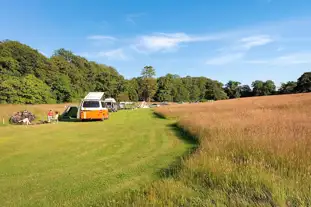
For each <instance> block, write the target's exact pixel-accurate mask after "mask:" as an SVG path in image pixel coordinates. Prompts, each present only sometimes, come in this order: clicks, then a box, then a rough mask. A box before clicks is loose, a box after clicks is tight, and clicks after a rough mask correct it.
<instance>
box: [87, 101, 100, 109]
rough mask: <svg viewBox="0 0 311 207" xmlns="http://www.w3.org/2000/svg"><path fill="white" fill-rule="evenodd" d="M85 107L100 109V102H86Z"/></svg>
mask: <svg viewBox="0 0 311 207" xmlns="http://www.w3.org/2000/svg"><path fill="white" fill-rule="evenodd" d="M83 107H84V108H98V107H99V102H98V101H84V102H83Z"/></svg>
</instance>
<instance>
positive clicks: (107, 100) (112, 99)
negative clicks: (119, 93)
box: [105, 98, 116, 103]
mask: <svg viewBox="0 0 311 207" xmlns="http://www.w3.org/2000/svg"><path fill="white" fill-rule="evenodd" d="M105 102H106V103H107V102H111V103H116V100H115V99H114V98H106V99H105Z"/></svg>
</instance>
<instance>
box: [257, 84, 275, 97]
mask: <svg viewBox="0 0 311 207" xmlns="http://www.w3.org/2000/svg"><path fill="white" fill-rule="evenodd" d="M252 86H253V94H254V95H255V96H266V95H271V94H274V92H275V89H276V86H275V84H274V82H273V81H272V80H267V81H266V82H263V81H260V80H256V81H254V82H253V83H252Z"/></svg>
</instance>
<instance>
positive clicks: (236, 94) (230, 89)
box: [225, 80, 241, 98]
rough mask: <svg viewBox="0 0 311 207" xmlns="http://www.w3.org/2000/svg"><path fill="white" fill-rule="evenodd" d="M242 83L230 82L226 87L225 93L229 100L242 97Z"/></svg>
mask: <svg viewBox="0 0 311 207" xmlns="http://www.w3.org/2000/svg"><path fill="white" fill-rule="evenodd" d="M240 85H241V83H240V82H238V81H231V80H230V81H229V82H228V83H227V84H226V86H225V92H226V93H227V95H228V97H229V98H240V97H241V87H240Z"/></svg>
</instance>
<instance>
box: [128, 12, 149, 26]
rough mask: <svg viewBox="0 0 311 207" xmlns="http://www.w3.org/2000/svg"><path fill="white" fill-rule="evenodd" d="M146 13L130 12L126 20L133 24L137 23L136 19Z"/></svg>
mask: <svg viewBox="0 0 311 207" xmlns="http://www.w3.org/2000/svg"><path fill="white" fill-rule="evenodd" d="M144 15H145V13H134V14H128V15H127V16H126V21H127V22H130V23H131V24H136V21H135V19H137V18H139V17H141V16H144Z"/></svg>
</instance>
